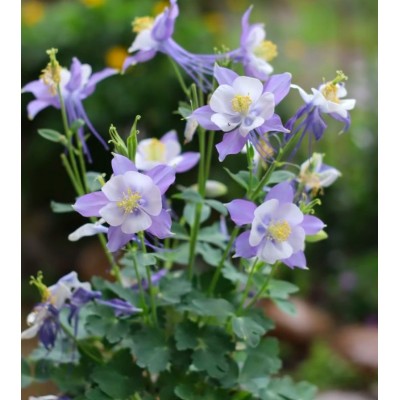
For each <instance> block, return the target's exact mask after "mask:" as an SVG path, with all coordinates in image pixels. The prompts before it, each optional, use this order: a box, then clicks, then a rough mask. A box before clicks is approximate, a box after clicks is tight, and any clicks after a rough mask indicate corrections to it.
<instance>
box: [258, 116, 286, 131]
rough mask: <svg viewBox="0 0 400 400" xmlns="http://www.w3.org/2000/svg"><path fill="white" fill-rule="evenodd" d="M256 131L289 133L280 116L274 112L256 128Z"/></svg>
mask: <svg viewBox="0 0 400 400" xmlns="http://www.w3.org/2000/svg"><path fill="white" fill-rule="evenodd" d="M257 131H259V132H261V133H265V132H285V133H289V132H290V130H289V129H286V128H285V127H284V126H283V124H282V120H281V117H280V116H279V115H278V114H274V115H273V116H272V117H271V118H270V119H268V120H267V121H265V122H264V123H263V124H262V125H261V126H260V127H259V128H257Z"/></svg>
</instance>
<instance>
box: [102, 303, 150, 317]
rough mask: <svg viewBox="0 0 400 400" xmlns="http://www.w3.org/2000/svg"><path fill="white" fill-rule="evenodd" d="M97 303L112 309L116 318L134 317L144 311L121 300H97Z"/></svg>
mask: <svg viewBox="0 0 400 400" xmlns="http://www.w3.org/2000/svg"><path fill="white" fill-rule="evenodd" d="M97 303H99V304H103V305H105V306H108V307H111V308H112V309H113V310H114V313H115V316H116V317H122V316H125V315H132V314H135V313H137V312H141V311H143V310H142V309H141V308H137V307H134V306H133V305H132V304H130V303H128V302H127V301H125V300H121V299H111V300H97Z"/></svg>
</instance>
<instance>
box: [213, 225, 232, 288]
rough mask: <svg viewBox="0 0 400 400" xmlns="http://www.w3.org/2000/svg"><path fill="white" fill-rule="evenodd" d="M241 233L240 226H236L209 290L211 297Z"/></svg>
mask: <svg viewBox="0 0 400 400" xmlns="http://www.w3.org/2000/svg"><path fill="white" fill-rule="evenodd" d="M239 231H240V227H238V226H236V227H235V228H234V229H233V231H232V234H231V238H230V240H229V242H228V244H227V246H226V248H225V251H224V253H223V254H222V257H221V260H220V262H219V264H218V266H217V269H216V270H215V272H214V275H213V277H212V280H211V284H210V287H209V289H208V294H209V295H212V294H213V293H214V290H215V286H216V285H217V282H218V279H219V276H220V275H221V271H222V267H223V266H224V263H225V260H226V257H227V256H228V254H229V251H230V250H231V247H232V245H233V242H234V241H235V239H236V236H237V235H238V233H239Z"/></svg>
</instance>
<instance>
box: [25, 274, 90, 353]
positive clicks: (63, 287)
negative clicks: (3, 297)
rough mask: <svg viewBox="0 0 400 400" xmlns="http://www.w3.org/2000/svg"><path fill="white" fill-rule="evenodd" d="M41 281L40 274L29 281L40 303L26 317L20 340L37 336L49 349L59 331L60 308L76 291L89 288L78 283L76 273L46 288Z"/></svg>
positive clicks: (87, 285) (88, 285)
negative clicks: (34, 287)
mask: <svg viewBox="0 0 400 400" xmlns="http://www.w3.org/2000/svg"><path fill="white" fill-rule="evenodd" d="M42 280H43V275H42V274H39V276H38V278H32V280H31V282H32V283H33V284H34V285H35V286H37V288H38V289H39V291H40V293H41V295H42V301H41V302H40V303H39V304H38V305H36V307H35V308H34V310H33V312H31V313H30V314H29V315H28V318H27V323H28V325H29V328H28V329H26V330H25V331H23V332H22V334H21V338H22V339H31V338H33V337H35V336H36V335H37V334H38V335H39V340H40V342H41V343H42V344H43V345H44V347H45V348H46V349H51V348H52V347H53V346H54V343H55V341H56V338H57V335H58V332H59V330H60V323H59V320H58V316H59V312H60V310H61V308H62V307H64V306H65V305H66V303H67V302H69V301H71V299H72V298H73V296H74V294H75V293H77V291H79V290H83V291H88V292H89V291H90V290H91V286H90V283H82V282H80V281H79V280H78V276H77V273H76V272H71V273H69V274H68V275H65V276H64V277H62V278H61V279H59V280H58V282H57V283H56V284H55V285H52V286H50V287H46V286H45V285H44V284H43V282H42Z"/></svg>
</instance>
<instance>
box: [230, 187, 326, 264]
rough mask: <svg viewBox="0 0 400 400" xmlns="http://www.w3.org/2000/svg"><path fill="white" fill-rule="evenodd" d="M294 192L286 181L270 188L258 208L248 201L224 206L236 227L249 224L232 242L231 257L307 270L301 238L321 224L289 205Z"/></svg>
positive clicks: (303, 240) (318, 220) (322, 225)
mask: <svg viewBox="0 0 400 400" xmlns="http://www.w3.org/2000/svg"><path fill="white" fill-rule="evenodd" d="M293 198H294V191H293V188H292V187H291V185H290V184H289V183H288V182H282V183H280V184H278V185H276V186H275V187H273V188H272V189H271V190H270V191H269V193H268V194H267V196H266V198H265V201H264V203H263V204H261V205H260V206H258V207H257V206H256V204H254V203H252V202H251V201H248V200H233V201H232V202H230V203H228V204H227V208H228V211H229V213H230V216H231V218H232V220H233V221H234V222H235V223H236V224H237V225H238V226H242V225H247V224H251V229H250V230H249V231H245V232H243V233H242V234H241V235H239V237H238V238H237V239H236V254H235V257H244V258H251V257H256V256H257V257H258V258H259V259H260V260H262V261H265V262H266V263H268V264H274V263H275V262H276V261H282V262H283V263H285V264H286V265H288V266H289V267H290V268H293V267H298V268H303V269H305V268H307V266H306V265H307V264H306V259H305V256H304V248H305V237H306V235H314V234H316V233H318V232H319V231H320V230H321V229H322V228H323V227H324V226H325V225H324V223H323V222H322V221H321V220H320V219H318V218H316V217H314V216H311V215H304V214H303V213H302V212H301V211H300V209H299V208H298V207H297V206H296V205H295V204H293Z"/></svg>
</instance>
